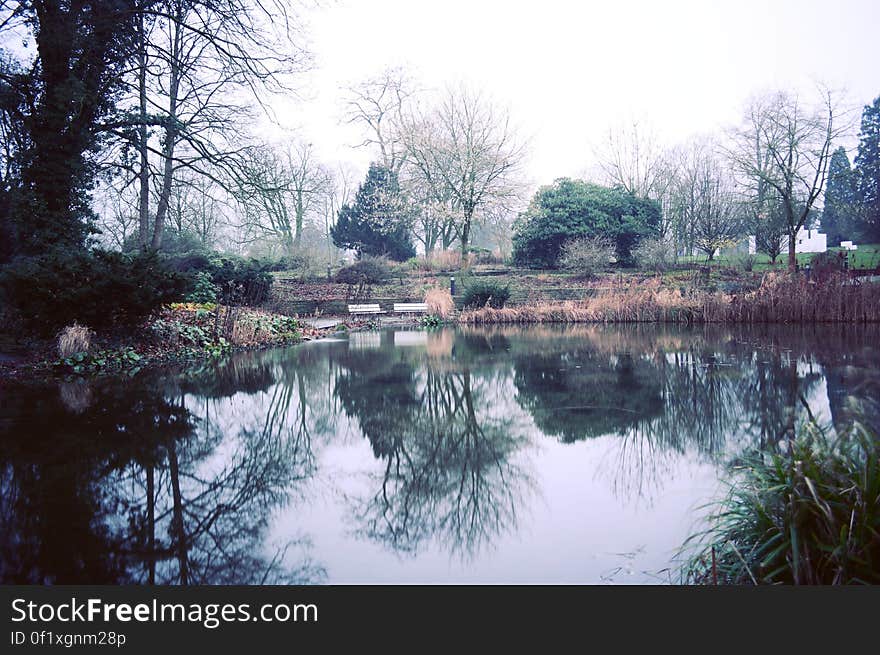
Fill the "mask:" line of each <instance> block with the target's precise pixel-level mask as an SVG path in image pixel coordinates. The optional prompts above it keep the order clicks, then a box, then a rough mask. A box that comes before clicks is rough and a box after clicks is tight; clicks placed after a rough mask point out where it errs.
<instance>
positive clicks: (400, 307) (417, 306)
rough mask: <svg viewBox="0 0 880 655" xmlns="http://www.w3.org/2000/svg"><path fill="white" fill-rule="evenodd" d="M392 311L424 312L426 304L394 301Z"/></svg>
mask: <svg viewBox="0 0 880 655" xmlns="http://www.w3.org/2000/svg"><path fill="white" fill-rule="evenodd" d="M394 311H395V312H399V313H401V314H424V313H425V312H427V311H428V304H427V303H423V302H396V303H394Z"/></svg>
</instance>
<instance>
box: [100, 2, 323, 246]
mask: <svg viewBox="0 0 880 655" xmlns="http://www.w3.org/2000/svg"><path fill="white" fill-rule="evenodd" d="M297 30H298V21H297V19H296V15H295V11H294V6H293V4H291V2H289V1H288V0H270V1H269V2H261V1H259V0H219V1H218V0H158V1H156V0H151V1H150V2H147V1H146V0H142V2H141V4H140V11H139V15H138V16H137V31H136V33H137V46H136V48H137V51H136V53H135V57H134V61H135V65H134V67H133V68H132V70H131V71H130V79H129V80H128V89H129V91H130V95H131V96H132V98H136V106H135V107H134V108H132V109H131V110H130V111H129V112H128V114H127V115H126V116H124V117H123V118H122V119H120V120H117V121H111V122H110V123H109V124H108V125H105V126H104V128H105V129H107V130H109V131H111V132H113V133H114V134H116V136H117V137H119V138H121V139H122V140H123V141H125V142H128V143H130V144H132V145H134V146H135V147H136V149H137V153H138V161H137V162H131V163H129V162H127V161H124V160H123V161H118V162H117V166H118V167H119V168H121V169H123V170H125V171H127V173H128V174H129V175H131V176H132V177H133V178H136V179H138V181H139V189H140V197H139V226H140V227H139V232H140V241H141V244H142V247H145V248H146V247H152V248H158V247H159V246H161V243H162V234H163V229H164V226H165V223H166V218H167V216H168V211H169V204H170V202H171V195H172V191H173V187H174V184H175V181H176V178H177V176H178V175H179V174H180V173H181V172H182V171H188V172H189V173H194V174H197V175H202V176H205V177H208V178H210V179H212V180H213V181H214V182H216V183H218V184H222V183H223V182H224V180H225V179H227V178H228V176H227V175H225V174H224V173H226V172H228V171H230V170H234V169H236V168H237V165H238V164H237V160H238V158H239V157H241V156H242V155H243V153H244V148H245V145H244V144H242V143H241V139H240V136H241V130H240V126H241V121H242V119H243V117H245V116H246V115H247V113H248V111H249V106H250V105H249V102H248V96H250V99H255V100H256V101H257V102H258V103H260V104H263V94H264V93H266V92H275V91H281V90H288V84H287V83H286V80H287V79H288V75H289V74H290V73H293V72H297V71H300V70H303V69H304V68H305V66H306V65H307V63H308V54H307V53H306V51H305V50H304V49H303V48H302V47H300V46H299V45H297V43H298V39H297V37H298V32H297ZM263 106H265V105H263ZM153 159H157V160H158V165H157V164H156V162H154V161H152V160H153ZM151 202H155V213H154V214H153V216H152V217H150V215H149V214H150V205H151Z"/></svg>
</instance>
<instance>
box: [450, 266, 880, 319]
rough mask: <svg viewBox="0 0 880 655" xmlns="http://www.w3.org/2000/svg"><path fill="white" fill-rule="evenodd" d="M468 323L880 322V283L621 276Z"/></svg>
mask: <svg viewBox="0 0 880 655" xmlns="http://www.w3.org/2000/svg"><path fill="white" fill-rule="evenodd" d="M459 321H460V322H461V323H465V324H472V325H479V324H496V323H501V324H504V323H638V322H665V323H715V322H719V323H720V322H729V323H801V322H843V323H847V322H876V321H880V285H878V284H872V283H870V282H861V281H859V280H858V279H850V278H848V277H845V276H834V277H831V278H829V279H827V280H825V281H823V282H811V281H808V280H806V279H805V278H804V277H803V276H794V277H792V276H790V275H788V274H786V273H768V274H766V275H765V276H764V277H763V280H762V281H761V283H760V285H759V286H758V287H757V288H756V289H754V290H751V291H744V292H742V293H725V292H722V291H705V290H701V289H699V288H696V287H690V288H688V287H684V286H682V287H679V288H675V287H672V286H670V285H668V284H664V280H663V279H662V278H660V277H656V278H652V279H647V280H628V279H626V278H621V280H620V281H619V282H618V283H617V284H616V285H615V286H613V287H611V288H605V289H602V290H601V291H599V292H598V293H597V294H596V295H595V296H594V297H592V298H587V299H583V300H577V301H563V302H537V303H533V304H528V305H520V306H513V307H504V308H500V309H494V308H491V307H484V308H481V309H475V310H468V311H464V312H462V313H461V315H460V317H459Z"/></svg>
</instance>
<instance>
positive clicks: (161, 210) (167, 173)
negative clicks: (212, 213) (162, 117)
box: [153, 11, 183, 250]
mask: <svg viewBox="0 0 880 655" xmlns="http://www.w3.org/2000/svg"><path fill="white" fill-rule="evenodd" d="M176 20H177V27H175V28H174V42H173V44H172V46H171V83H170V84H169V86H168V122H167V123H166V125H165V145H164V147H163V148H162V158H163V159H164V162H165V166H164V170H163V172H162V191H161V192H160V193H159V204H158V205H157V206H156V219H155V221H154V222H153V249H154V250H158V249H159V248H160V247H161V246H162V230H163V229H164V227H165V216H166V215H167V214H168V204H169V202H170V200H171V185H172V183H173V181H174V146H175V145H177V134H178V131H179V128H178V123H177V100H178V98H177V96H178V94H179V92H180V76H181V70H180V40H181V28H180V27H179V26H180V24H181V23H182V22H183V16H182V13H181V12H180V11H178V13H177V17H176Z"/></svg>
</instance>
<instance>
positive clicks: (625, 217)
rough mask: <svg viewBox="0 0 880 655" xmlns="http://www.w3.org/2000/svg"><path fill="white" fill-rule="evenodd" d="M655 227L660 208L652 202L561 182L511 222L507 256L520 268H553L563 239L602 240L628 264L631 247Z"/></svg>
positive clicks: (543, 190)
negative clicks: (510, 251) (510, 253)
mask: <svg viewBox="0 0 880 655" xmlns="http://www.w3.org/2000/svg"><path fill="white" fill-rule="evenodd" d="M659 223H660V205H659V204H658V203H656V202H655V201H653V200H645V199H642V198H638V197H636V196H635V195H633V194H631V193H628V192H627V191H625V190H624V189H622V188H608V187H603V186H600V185H598V184H591V183H589V182H583V181H581V180H573V179H570V178H561V179H558V180H556V181H555V182H554V183H553V184H551V185H549V186H544V187H541V188H540V189H539V190H538V192H537V193H536V194H535V197H534V198H533V199H532V202H531V203H530V205H529V208H528V209H527V210H526V211H525V212H524V213H523V214H522V215H521V216H520V217H519V218H518V219H517V223H516V226H515V228H514V236H513V257H514V261H515V262H516V263H517V264H520V265H525V266H535V267H548V268H553V267H555V266H556V265H557V260H558V259H559V254H560V250H561V248H562V245H563V244H564V243H565V242H566V241H568V240H569V239H572V238H576V237H593V236H604V237H608V238H610V239H612V240H613V241H614V244H615V249H616V251H617V257H618V260H619V261H621V262H629V261H630V260H631V258H632V249H633V247H634V246H635V245H636V244H637V243H638V242H639V240H640V239H641V238H642V237H644V236H648V235H651V234H653V233H654V232H655V231H656V229H657V226H658V225H659Z"/></svg>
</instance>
